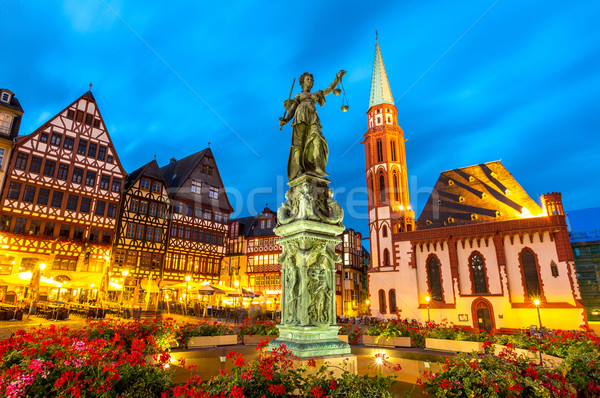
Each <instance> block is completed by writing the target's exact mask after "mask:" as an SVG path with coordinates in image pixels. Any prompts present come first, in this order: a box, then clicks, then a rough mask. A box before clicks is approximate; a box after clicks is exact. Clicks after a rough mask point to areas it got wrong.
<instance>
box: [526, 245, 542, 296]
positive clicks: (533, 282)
mask: <svg viewBox="0 0 600 398" xmlns="http://www.w3.org/2000/svg"><path fill="white" fill-rule="evenodd" d="M521 266H522V267H523V276H524V278H525V293H526V294H527V297H528V298H530V299H533V298H540V297H541V294H542V290H541V289H540V278H539V275H538V270H537V264H536V262H535V256H534V255H533V253H532V252H531V251H529V250H523V252H522V253H521Z"/></svg>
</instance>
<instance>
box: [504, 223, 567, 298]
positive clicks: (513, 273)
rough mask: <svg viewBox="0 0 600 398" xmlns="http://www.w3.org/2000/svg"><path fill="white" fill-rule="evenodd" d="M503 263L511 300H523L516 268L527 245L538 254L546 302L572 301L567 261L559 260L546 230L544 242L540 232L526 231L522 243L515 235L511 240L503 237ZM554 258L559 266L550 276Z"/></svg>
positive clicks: (554, 242)
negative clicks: (555, 275)
mask: <svg viewBox="0 0 600 398" xmlns="http://www.w3.org/2000/svg"><path fill="white" fill-rule="evenodd" d="M504 245H505V255H506V266H507V273H508V280H509V285H510V289H511V296H512V300H513V302H518V303H522V302H524V299H525V295H524V291H523V284H522V282H521V277H522V276H521V270H520V268H519V253H520V252H521V250H523V249H524V248H525V247H528V248H530V249H531V250H533V252H535V254H536V255H537V260H538V262H539V266H540V279H541V280H542V285H543V287H542V289H543V291H544V295H545V296H546V300H547V301H548V302H566V303H569V304H573V305H574V304H575V299H574V297H573V288H572V285H571V281H570V280H569V276H568V270H567V263H566V262H559V261H558V254H557V252H556V241H554V240H552V241H551V240H550V236H549V234H548V232H545V233H544V240H543V242H541V241H540V236H539V234H537V233H535V234H533V237H532V236H530V235H525V236H524V238H523V243H521V241H520V240H519V238H518V237H515V238H514V239H513V244H511V243H510V239H509V238H508V237H506V238H504ZM552 261H554V262H555V263H556V265H557V266H558V277H553V276H552V271H551V269H550V263H551V262H552Z"/></svg>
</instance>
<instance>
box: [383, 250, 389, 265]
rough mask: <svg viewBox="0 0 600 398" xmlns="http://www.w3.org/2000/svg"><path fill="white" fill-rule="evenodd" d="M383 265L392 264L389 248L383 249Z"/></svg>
mask: <svg viewBox="0 0 600 398" xmlns="http://www.w3.org/2000/svg"><path fill="white" fill-rule="evenodd" d="M383 265H390V251H389V250H388V249H385V250H384V251H383Z"/></svg>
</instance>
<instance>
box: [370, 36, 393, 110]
mask: <svg viewBox="0 0 600 398" xmlns="http://www.w3.org/2000/svg"><path fill="white" fill-rule="evenodd" d="M381 104H390V105H394V98H393V97H392V90H391V89H390V83H389V81H388V77H387V73H386V72H385V65H384V64H383V57H382V56H381V48H380V47H379V41H378V42H377V44H376V45H375V60H374V62H373V77H372V78H371V97H370V99H369V109H370V108H371V107H373V106H375V105H381Z"/></svg>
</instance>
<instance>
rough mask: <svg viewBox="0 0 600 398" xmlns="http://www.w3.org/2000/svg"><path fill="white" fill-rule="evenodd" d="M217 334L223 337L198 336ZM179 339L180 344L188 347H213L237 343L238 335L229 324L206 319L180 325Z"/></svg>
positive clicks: (213, 335)
mask: <svg viewBox="0 0 600 398" xmlns="http://www.w3.org/2000/svg"><path fill="white" fill-rule="evenodd" d="M215 336H217V337H221V338H215V339H207V338H204V339H203V338H198V337H215ZM232 336H233V337H232ZM177 340H178V342H179V345H180V346H183V347H186V348H189V347H211V346H216V345H229V344H236V343H237V335H236V334H234V333H233V329H232V328H230V327H229V326H225V325H223V324H221V323H219V322H216V321H214V322H209V321H207V320H206V319H205V320H203V321H200V322H199V323H196V324H192V323H185V324H183V325H182V326H180V327H179V329H178V332H177ZM234 340H235V341H234Z"/></svg>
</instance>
